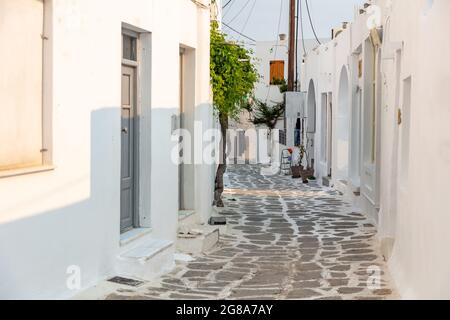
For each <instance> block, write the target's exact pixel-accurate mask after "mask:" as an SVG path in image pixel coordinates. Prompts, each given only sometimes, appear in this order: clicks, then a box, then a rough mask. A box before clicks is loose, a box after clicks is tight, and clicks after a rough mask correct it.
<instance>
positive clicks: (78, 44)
mask: <svg viewBox="0 0 450 320" xmlns="http://www.w3.org/2000/svg"><path fill="white" fill-rule="evenodd" d="M214 5H215V4H214ZM210 9H211V6H210V1H209V0H196V1H193V0H170V1H167V0H166V1H160V0H127V1H125V0H115V1H107V0H92V1H67V0H0V21H1V23H0V40H1V43H2V49H1V50H0V70H1V72H0V101H1V104H0V108H1V110H2V116H1V117H0V132H1V134H0V298H6V299H15V298H31V299H35V298H43V299H47V298H69V297H72V296H74V295H76V294H77V293H78V292H80V291H82V290H83V289H85V288H88V287H90V286H92V285H94V284H95V283H97V282H98V281H100V280H104V279H106V278H108V277H110V276H114V275H125V276H135V277H138V278H144V279H147V278H152V277H154V276H155V275H158V274H161V273H163V272H165V271H168V270H170V269H171V268H172V266H173V264H174V258H173V254H174V251H175V249H174V242H175V241H176V237H177V227H178V212H179V211H180V210H181V211H183V210H192V211H195V213H196V214H197V217H198V221H199V222H205V221H207V220H208V218H209V216H210V214H211V209H212V208H211V204H212V202H213V199H212V197H213V191H214V173H215V172H214V171H215V166H214V165H207V164H199V165H196V166H193V165H192V166H185V167H184V168H181V167H179V166H178V165H176V164H175V163H173V162H172V159H171V154H172V151H173V148H174V147H175V145H176V143H177V142H176V139H174V137H173V130H174V129H176V128H177V127H178V125H179V121H178V119H180V118H181V119H183V120H182V123H181V125H182V126H183V127H184V128H186V129H188V130H189V131H190V132H191V133H192V134H193V135H194V136H196V138H198V137H199V136H201V135H202V134H203V132H204V131H206V130H208V129H210V128H212V127H213V126H214V123H215V121H214V119H213V111H212V106H211V100H212V99H211V95H210V83H209V82H210V79H209V78H210V77H209V32H210V11H211V10H210ZM213 9H214V12H220V10H217V8H213ZM180 115H181V116H180ZM194 121H196V122H197V123H199V124H201V127H200V129H196V131H195V133H194Z"/></svg>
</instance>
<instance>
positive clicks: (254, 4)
mask: <svg viewBox="0 0 450 320" xmlns="http://www.w3.org/2000/svg"><path fill="white" fill-rule="evenodd" d="M256 2H257V0H255V1H254V2H253V5H252V7H251V8H250V12H249V14H248V16H247V20H245V23H244V26H243V27H242V30H241V33H240V34H239V38H238V41H239V40H240V37H241V36H240V35H241V34H244V31H245V28H246V27H247V24H248V21H249V20H250V17H251V16H252V14H253V11H254V10H255V6H256Z"/></svg>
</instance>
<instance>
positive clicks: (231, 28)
mask: <svg viewBox="0 0 450 320" xmlns="http://www.w3.org/2000/svg"><path fill="white" fill-rule="evenodd" d="M222 23H223V25H224V26H225V27H227V28H228V29H230V30H232V31H234V32H236V33H237V34H238V35H240V36H242V37H244V38H246V39H248V40H250V41H253V42H256V40H255V39H252V38H250V37H249V36H246V35H245V34H243V33H242V32H239V31H238V30H236V29H234V28H233V27H230V26H229V25H228V24H226V23H225V22H222Z"/></svg>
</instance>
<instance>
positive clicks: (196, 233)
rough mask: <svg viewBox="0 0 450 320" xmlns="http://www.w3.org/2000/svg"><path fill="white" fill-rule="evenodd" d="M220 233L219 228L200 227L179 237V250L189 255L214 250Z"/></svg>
mask: <svg viewBox="0 0 450 320" xmlns="http://www.w3.org/2000/svg"><path fill="white" fill-rule="evenodd" d="M219 237H220V231H219V228H218V227H217V226H209V225H205V226H200V225H197V226H196V227H195V228H192V229H190V230H189V231H188V232H185V233H183V234H181V233H180V234H179V235H178V239H177V245H176V247H177V250H178V251H180V252H183V253H187V254H200V253H204V252H207V251H209V250H210V249H212V248H213V247H214V246H215V245H216V244H217V243H218V242H219Z"/></svg>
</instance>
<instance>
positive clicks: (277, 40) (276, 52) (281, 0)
mask: <svg viewBox="0 0 450 320" xmlns="http://www.w3.org/2000/svg"><path fill="white" fill-rule="evenodd" d="M283 1H284V0H280V15H279V17H278V29H277V39H276V42H275V53H274V58H273V60H275V59H276V58H277V54H278V43H279V37H280V30H281V18H282V16H283ZM269 81H272V79H269ZM271 88H272V87H271V86H270V82H269V89H268V90H267V97H266V103H267V101H268V100H269V96H270V89H271Z"/></svg>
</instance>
